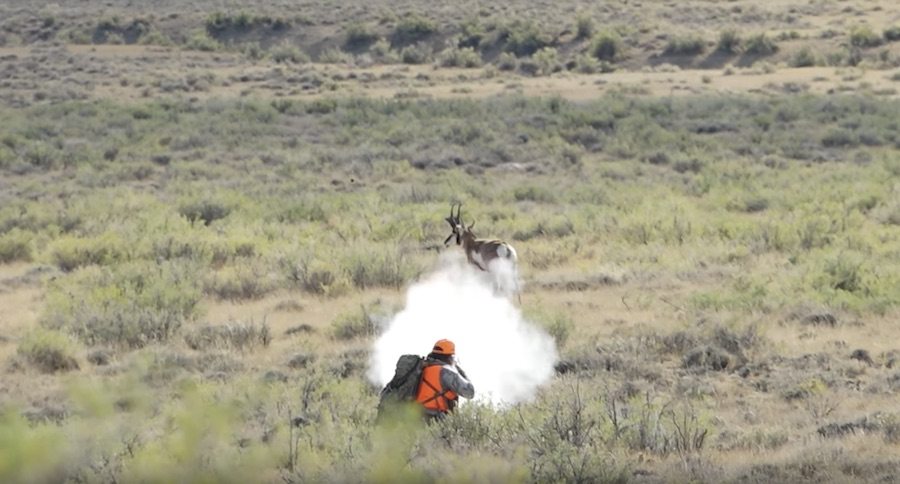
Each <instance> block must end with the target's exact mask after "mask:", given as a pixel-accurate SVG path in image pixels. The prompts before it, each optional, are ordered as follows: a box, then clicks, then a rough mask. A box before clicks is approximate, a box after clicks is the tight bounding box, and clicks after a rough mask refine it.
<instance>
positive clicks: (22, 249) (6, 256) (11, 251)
mask: <svg viewBox="0 0 900 484" xmlns="http://www.w3.org/2000/svg"><path fill="white" fill-rule="evenodd" d="M32 238H33V235H32V234H30V233H28V232H25V231H22V230H19V229H13V230H11V231H9V232H7V233H5V234H2V235H0V263H4V264H5V263H8V262H15V261H25V262H27V261H30V260H31V240H32Z"/></svg>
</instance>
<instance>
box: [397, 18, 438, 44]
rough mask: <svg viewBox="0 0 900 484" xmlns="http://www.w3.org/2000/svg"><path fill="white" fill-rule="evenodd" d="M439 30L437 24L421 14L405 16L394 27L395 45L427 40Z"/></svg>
mask: <svg viewBox="0 0 900 484" xmlns="http://www.w3.org/2000/svg"><path fill="white" fill-rule="evenodd" d="M437 31H438V28H437V24H435V23H434V22H433V21H431V20H429V19H427V18H425V17H422V16H420V15H415V14H413V15H407V16H405V17H403V18H402V19H401V20H400V22H398V23H397V26H396V27H395V28H394V35H393V38H392V41H393V43H394V45H408V44H414V43H417V42H421V41H423V40H427V39H428V38H429V37H431V36H432V35H434V34H436V33H437Z"/></svg>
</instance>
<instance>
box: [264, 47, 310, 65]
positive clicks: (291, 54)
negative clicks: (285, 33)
mask: <svg viewBox="0 0 900 484" xmlns="http://www.w3.org/2000/svg"><path fill="white" fill-rule="evenodd" d="M271 55H272V60H273V61H275V62H279V63H287V62H291V63H294V64H305V63H307V62H309V61H310V59H309V56H308V55H306V53H305V52H303V51H302V50H300V48H299V47H295V46H293V45H290V44H289V43H287V42H284V43H281V44H280V45H278V46H277V47H274V48H273V49H272V50H271Z"/></svg>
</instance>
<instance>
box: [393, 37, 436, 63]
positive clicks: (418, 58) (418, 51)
mask: <svg viewBox="0 0 900 484" xmlns="http://www.w3.org/2000/svg"><path fill="white" fill-rule="evenodd" d="M400 60H401V61H402V62H403V63H404V64H425V63H427V62H430V61H431V46H429V45H428V44H426V43H424V42H423V43H418V44H416V45H408V46H406V47H404V48H403V49H402V50H400Z"/></svg>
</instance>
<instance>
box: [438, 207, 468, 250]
mask: <svg viewBox="0 0 900 484" xmlns="http://www.w3.org/2000/svg"><path fill="white" fill-rule="evenodd" d="M460 210H462V204H461V203H460V204H457V205H456V215H453V206H452V205H451V206H450V216H449V217H447V218H445V219H444V220H446V221H447V223H448V224H450V230H451V232H450V235H448V236H447V238H446V239H444V245H447V244H449V243H450V239H452V238H453V237H456V245H462V241H463V237H464V236H465V235H466V234H471V233H472V227H474V226H475V222H472V224H471V225H469V226H468V227H466V226H465V225H464V224H463V223H462V220H460V218H459V212H460Z"/></svg>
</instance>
